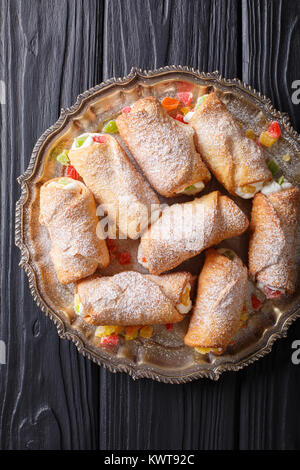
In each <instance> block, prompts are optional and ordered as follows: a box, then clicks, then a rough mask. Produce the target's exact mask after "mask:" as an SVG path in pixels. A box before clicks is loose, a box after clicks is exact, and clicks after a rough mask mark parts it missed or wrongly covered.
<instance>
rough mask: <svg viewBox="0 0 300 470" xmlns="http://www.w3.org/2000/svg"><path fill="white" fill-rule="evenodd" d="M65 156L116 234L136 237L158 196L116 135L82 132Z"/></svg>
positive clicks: (155, 206)
mask: <svg viewBox="0 0 300 470" xmlns="http://www.w3.org/2000/svg"><path fill="white" fill-rule="evenodd" d="M78 145H79V146H78ZM68 156H69V158H70V161H71V164H72V165H73V166H74V167H75V168H76V170H77V172H78V173H79V175H80V176H81V177H82V179H83V181H84V182H85V184H86V185H87V186H88V188H89V189H90V190H91V191H92V193H93V194H94V197H95V200H96V203H97V204H98V205H101V207H102V209H103V211H104V212H105V213H107V214H108V216H109V219H110V220H111V221H112V222H114V223H115V225H116V227H117V228H118V230H119V233H121V235H119V236H120V237H121V238H126V237H129V238H133V239H135V238H138V237H139V236H140V234H141V232H142V231H143V230H144V229H145V228H146V227H147V226H148V223H149V220H150V218H151V210H152V212H153V213H154V211H155V208H156V210H157V208H158V206H159V200H158V198H157V196H156V194H155V193H154V191H153V190H152V188H151V187H150V185H149V184H148V183H147V182H146V181H145V180H144V178H143V177H142V176H141V175H140V173H139V172H138V171H137V169H136V168H135V167H134V165H133V163H132V162H131V161H130V159H129V157H128V155H127V154H126V153H125V151H124V150H123V148H122V147H121V145H120V144H119V142H118V141H117V139H116V138H115V137H113V136H111V135H109V134H95V133H90V134H89V133H87V134H83V135H81V136H79V137H78V138H77V139H75V141H74V143H73V146H72V149H71V150H70V152H69V154H68ZM99 215H102V214H99ZM152 215H153V214H152Z"/></svg>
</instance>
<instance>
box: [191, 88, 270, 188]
mask: <svg viewBox="0 0 300 470" xmlns="http://www.w3.org/2000/svg"><path fill="white" fill-rule="evenodd" d="M189 124H190V125H191V126H192V127H193V129H194V130H195V134H196V143H197V149H198V151H199V152H200V153H201V155H202V158H203V159H204V161H205V162H206V164H207V166H208V167H209V169H210V170H211V171H212V173H213V174H214V175H215V176H216V178H217V179H218V180H219V181H220V183H221V184H222V185H223V186H224V187H225V188H226V189H227V191H229V192H230V193H231V194H236V188H237V187H240V186H245V185H251V184H253V183H257V182H265V181H269V180H271V179H272V174H271V172H270V171H269V169H268V167H267V165H266V161H265V157H264V155H263V153H262V150H261V149H260V147H259V146H258V145H257V144H256V143H255V142H254V141H253V140H251V139H249V138H248V137H246V136H245V134H244V131H243V130H242V129H241V127H240V126H239V123H238V122H237V121H236V119H235V117H234V116H233V115H232V114H231V113H230V112H229V111H228V110H227V108H226V106H225V105H224V103H223V102H222V101H221V100H219V98H218V97H217V96H216V95H215V93H210V94H209V95H208V97H207V98H206V99H205V101H204V103H203V104H202V105H201V106H200V107H199V108H198V109H197V111H195V113H194V115H193V117H192V119H191V120H190V123H189Z"/></svg>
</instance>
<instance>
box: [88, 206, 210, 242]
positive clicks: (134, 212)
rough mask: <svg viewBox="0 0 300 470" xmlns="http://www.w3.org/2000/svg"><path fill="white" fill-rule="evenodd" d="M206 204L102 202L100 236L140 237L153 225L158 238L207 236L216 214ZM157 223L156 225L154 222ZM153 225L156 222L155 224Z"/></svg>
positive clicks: (98, 226) (200, 237) (192, 238)
mask: <svg viewBox="0 0 300 470" xmlns="http://www.w3.org/2000/svg"><path fill="white" fill-rule="evenodd" d="M211 212H212V211H211V210H210V208H208V209H207V208H206V206H205V205H204V204H200V203H199V204H176V205H173V206H168V205H167V204H151V207H150V208H148V207H146V206H145V205H141V204H139V203H136V204H134V203H133V204H126V203H122V204H121V205H119V204H118V203H117V202H116V203H115V204H102V205H99V206H98V208H97V216H98V217H99V218H100V221H99V222H98V225H97V236H98V238H100V239H105V238H107V237H109V238H111V239H116V238H119V239H127V238H131V239H134V240H136V239H138V238H140V237H141V236H142V234H143V233H144V232H145V230H146V229H147V227H150V226H151V238H152V239H158V240H180V241H182V240H187V241H188V242H190V241H191V240H195V239H197V240H199V239H204V234H205V228H206V227H207V226H208V227H209V226H210V225H209V222H210V221H211V218H212V217H213V214H211ZM154 222H155V224H154ZM153 224H154V225H153Z"/></svg>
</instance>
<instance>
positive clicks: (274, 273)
mask: <svg viewBox="0 0 300 470" xmlns="http://www.w3.org/2000/svg"><path fill="white" fill-rule="evenodd" d="M299 201H300V191H299V189H298V188H295V187H292V188H289V189H284V190H282V191H279V192H277V193H272V194H269V195H264V194H262V193H259V194H257V195H256V196H255V198H254V201H253V206H252V214H251V224H250V231H251V236H250V245H249V271H250V275H251V277H252V279H253V280H254V281H256V282H261V283H263V284H265V285H268V286H271V287H274V288H278V289H283V290H284V291H285V293H286V294H292V293H293V292H294V290H295V264H294V256H295V247H296V232H297V226H298V222H299Z"/></svg>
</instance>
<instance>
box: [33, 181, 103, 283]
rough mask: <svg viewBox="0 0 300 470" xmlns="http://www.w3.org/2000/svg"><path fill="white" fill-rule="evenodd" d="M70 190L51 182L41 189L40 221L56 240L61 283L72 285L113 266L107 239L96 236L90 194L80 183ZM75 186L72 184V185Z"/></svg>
mask: <svg viewBox="0 0 300 470" xmlns="http://www.w3.org/2000/svg"><path fill="white" fill-rule="evenodd" d="M68 179H69V180H70V185H68V186H66V187H63V186H61V187H59V186H58V185H56V186H54V185H53V184H52V183H53V182H55V181H57V180H59V179H54V180H49V182H47V183H45V184H44V185H43V186H42V188H41V196H40V205H41V212H40V221H41V223H43V224H44V225H46V226H47V228H48V231H49V234H50V238H51V241H52V244H51V251H50V256H51V259H52V261H53V263H54V265H55V268H56V271H57V275H58V278H59V280H60V282H63V283H69V282H73V281H75V280H77V279H80V278H82V277H85V276H88V275H90V274H93V273H94V271H95V270H96V269H97V267H98V265H100V266H101V267H105V266H107V265H108V263H109V254H108V250H107V248H106V244H105V241H104V240H100V239H99V238H98V237H97V236H96V227H97V223H98V219H97V216H96V206H95V202H94V199H93V196H92V194H91V193H90V191H89V190H88V189H87V188H86V187H85V186H84V184H82V183H81V182H79V181H77V182H76V186H75V184H74V180H72V179H71V178H68ZM71 183H72V184H71Z"/></svg>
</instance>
